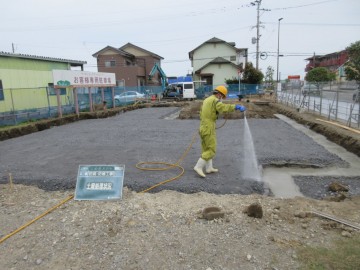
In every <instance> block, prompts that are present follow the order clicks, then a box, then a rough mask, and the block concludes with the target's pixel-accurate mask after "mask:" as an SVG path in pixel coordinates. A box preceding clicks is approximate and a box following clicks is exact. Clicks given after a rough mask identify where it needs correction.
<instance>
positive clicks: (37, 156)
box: [0, 107, 360, 194]
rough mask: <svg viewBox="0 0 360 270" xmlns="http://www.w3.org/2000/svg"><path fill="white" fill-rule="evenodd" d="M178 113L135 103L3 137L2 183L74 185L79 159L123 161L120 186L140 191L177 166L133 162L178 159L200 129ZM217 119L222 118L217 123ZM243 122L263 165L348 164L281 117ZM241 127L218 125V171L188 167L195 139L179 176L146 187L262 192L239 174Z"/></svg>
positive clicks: (54, 187)
mask: <svg viewBox="0 0 360 270" xmlns="http://www.w3.org/2000/svg"><path fill="white" fill-rule="evenodd" d="M178 111H179V108H171V107H170V108H145V109H139V110H136V111H130V112H126V113H122V114H119V115H117V116H114V117H111V118H105V119H92V120H83V121H79V122H75V123H72V124H68V125H65V126H59V127H53V128H51V129H49V130H44V131H41V132H37V133H33V134H29V135H26V136H22V137H19V138H14V139H9V140H6V141H2V142H0V172H1V179H0V181H1V183H6V182H7V181H8V174H9V173H11V174H12V176H13V181H14V183H22V184H30V185H36V186H38V187H40V188H42V189H45V190H59V189H72V188H75V185H76V175H77V171H78V167H79V165H83V164H124V165H125V179H124V185H125V186H127V187H129V188H131V189H133V190H135V191H142V190H144V189H146V188H148V187H150V186H152V185H154V184H156V183H158V182H161V181H164V180H166V179H168V178H171V177H174V176H175V175H177V174H179V169H177V168H174V169H171V170H168V171H163V172H159V171H141V170H139V169H137V168H136V167H135V165H136V164H137V163H138V162H147V161H152V162H154V161H155V162H168V163H175V162H176V161H177V160H178V159H179V158H180V157H181V155H182V154H183V153H184V151H185V149H186V148H187V147H188V145H189V144H190V141H191V139H192V136H193V135H194V133H197V129H198V126H199V120H179V119H174V118H175V116H176V114H177V113H178ZM222 121H223V120H219V121H218V125H220V124H221V123H222ZM248 123H249V126H250V130H251V133H252V136H253V141H254V145H255V148H256V154H257V157H258V161H259V163H260V164H261V165H262V166H263V167H265V169H266V168H267V167H269V166H273V165H276V166H283V165H286V166H288V165H293V166H303V167H315V168H316V167H319V168H327V167H332V168H334V167H337V168H346V167H349V163H348V162H347V161H346V160H344V159H342V158H340V157H339V156H338V155H336V154H334V153H331V152H329V151H328V150H327V149H326V148H325V147H324V146H322V145H320V144H318V143H317V142H315V141H314V140H313V139H312V138H311V137H309V136H308V135H306V134H305V133H304V132H302V131H301V130H298V129H296V128H294V127H293V126H292V125H290V124H289V123H286V122H285V121H283V120H280V119H248ZM243 127H244V120H243V119H237V120H228V121H227V122H226V124H225V126H224V127H222V128H221V129H218V130H217V137H218V151H217V156H216V157H215V159H214V167H216V168H218V169H219V173H216V174H209V175H207V177H206V179H202V178H200V177H198V176H197V175H196V173H195V172H194V171H193V167H194V165H195V163H196V161H197V159H198V158H199V155H200V140H199V138H197V140H196V142H195V143H194V144H193V146H192V147H191V149H190V151H189V153H188V154H187V156H186V158H185V159H184V161H183V162H182V163H181V166H183V167H184V169H185V173H184V175H183V176H182V177H181V178H180V179H179V180H175V181H172V182H170V183H167V184H165V185H162V186H160V187H157V188H156V189H154V190H152V191H151V192H158V191H160V190H163V189H171V190H177V191H180V192H185V193H194V192H199V191H205V192H210V193H215V194H231V193H236V194H251V193H259V194H263V193H266V192H267V185H268V183H264V182H258V181H249V180H247V179H244V178H243V177H242V172H241V169H240V168H241V163H242V158H243V157H242V148H243V147H244V146H243V137H242V136H243V132H242V129H243ZM274 177H276V176H274ZM355 178H356V177H355ZM358 178H359V180H360V177H358ZM358 178H356V179H358ZM292 187H294V186H292ZM274 189H276V186H274ZM272 193H273V192H272V191H271V192H270V194H272ZM301 194H302V193H301Z"/></svg>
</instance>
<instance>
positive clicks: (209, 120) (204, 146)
mask: <svg viewBox="0 0 360 270" xmlns="http://www.w3.org/2000/svg"><path fill="white" fill-rule="evenodd" d="M233 111H235V105H234V104H224V103H222V102H221V101H220V100H219V99H218V98H217V97H216V96H215V95H211V96H210V97H208V98H206V99H205V100H204V102H203V105H202V108H201V111H200V129H199V134H200V138H201V158H202V159H204V160H206V161H208V160H210V159H212V158H213V157H214V156H215V154H216V129H215V126H216V119H217V118H218V114H219V113H228V112H233Z"/></svg>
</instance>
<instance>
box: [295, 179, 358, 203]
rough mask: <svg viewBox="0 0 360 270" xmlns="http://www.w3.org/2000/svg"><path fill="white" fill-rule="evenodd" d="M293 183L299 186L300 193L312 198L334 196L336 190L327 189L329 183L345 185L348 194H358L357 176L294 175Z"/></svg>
mask: <svg viewBox="0 0 360 270" xmlns="http://www.w3.org/2000/svg"><path fill="white" fill-rule="evenodd" d="M293 178H294V181H295V183H296V184H297V185H298V186H299V187H300V191H301V193H303V194H304V195H305V196H307V197H310V198H313V199H318V200H320V199H324V198H326V197H332V196H335V195H336V193H337V192H332V191H330V190H329V186H330V184H331V183H334V182H336V183H340V184H342V185H343V186H345V187H347V188H348V189H349V191H348V192H347V194H348V196H359V195H360V185H359V177H336V176H294V177H293Z"/></svg>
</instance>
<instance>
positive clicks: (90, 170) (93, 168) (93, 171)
mask: <svg viewBox="0 0 360 270" xmlns="http://www.w3.org/2000/svg"><path fill="white" fill-rule="evenodd" d="M124 174H125V165H79V170H78V174H77V181H76V189H75V200H120V199H121V198H122V189H123V182H124Z"/></svg>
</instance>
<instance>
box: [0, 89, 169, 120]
mask: <svg viewBox="0 0 360 270" xmlns="http://www.w3.org/2000/svg"><path fill="white" fill-rule="evenodd" d="M162 91H163V90H162V88H161V86H148V87H145V86H143V87H126V88H125V87H107V88H75V89H73V88H60V89H54V88H51V87H38V88H12V89H2V94H3V95H2V100H0V126H6V125H17V124H20V123H23V122H31V121H35V120H39V119H45V118H51V117H58V116H60V115H66V114H71V113H76V107H77V108H78V111H79V112H88V111H92V110H93V109H94V108H95V107H94V105H95V106H96V105H99V106H103V105H104V102H106V107H107V108H113V107H118V106H125V105H129V104H133V103H135V101H136V100H137V99H138V98H139V97H140V98H144V99H150V98H151V97H152V96H153V95H157V94H159V93H162ZM57 92H58V94H57ZM137 95H139V96H137ZM76 102H77V104H78V106H76V104H75V103H76Z"/></svg>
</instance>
